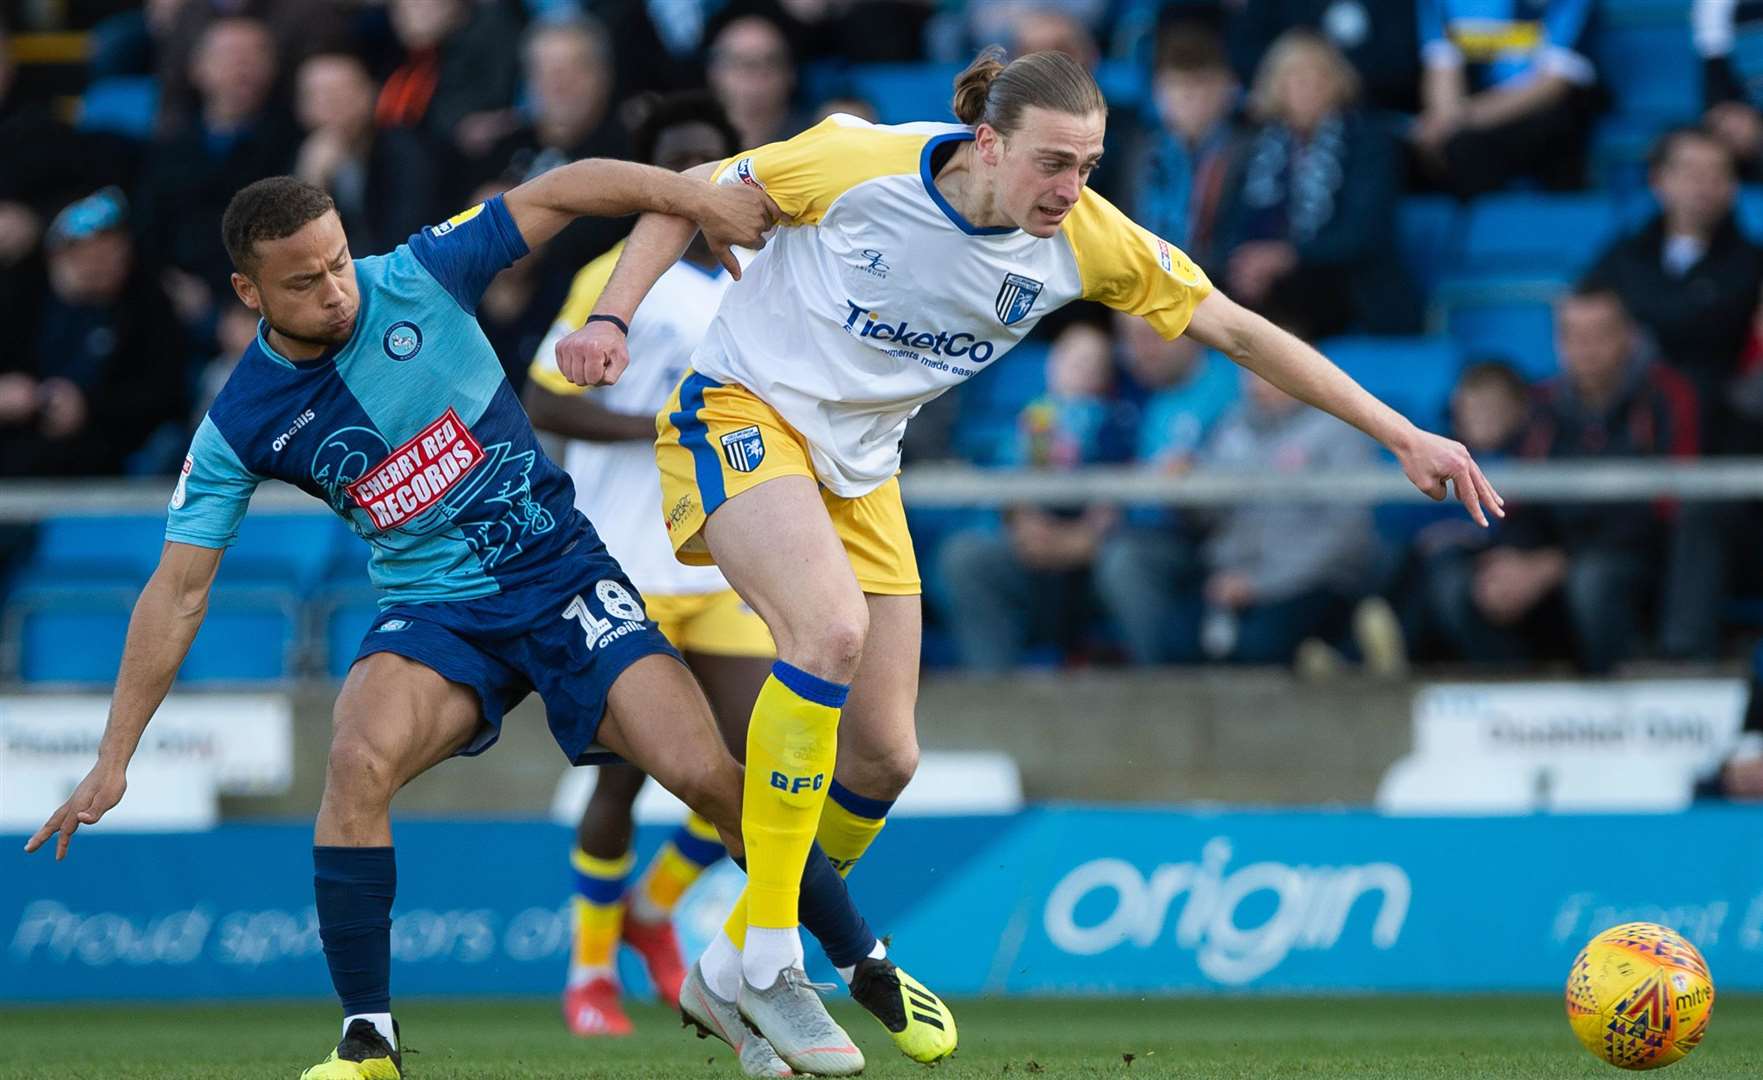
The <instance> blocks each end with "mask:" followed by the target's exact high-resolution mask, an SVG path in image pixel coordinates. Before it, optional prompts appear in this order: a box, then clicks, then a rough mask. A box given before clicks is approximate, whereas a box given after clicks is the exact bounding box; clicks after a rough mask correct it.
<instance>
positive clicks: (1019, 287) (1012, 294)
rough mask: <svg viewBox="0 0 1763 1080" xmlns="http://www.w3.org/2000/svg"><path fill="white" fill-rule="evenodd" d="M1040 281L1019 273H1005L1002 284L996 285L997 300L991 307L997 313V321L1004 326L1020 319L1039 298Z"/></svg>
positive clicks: (1013, 323)
mask: <svg viewBox="0 0 1763 1080" xmlns="http://www.w3.org/2000/svg"><path fill="white" fill-rule="evenodd" d="M1040 295H1041V283H1040V282H1038V281H1036V280H1035V279H1034V278H1031V277H1023V276H1022V275H1021V274H1005V275H1004V284H1003V285H1000V286H999V287H998V301H997V303H996V304H994V305H993V309H994V310H996V311H997V313H998V321H999V322H1001V323H1003V324H1004V325H1005V326H1012V325H1015V324H1016V323H1019V322H1021V321H1022V319H1023V316H1025V315H1027V314H1028V313H1029V311H1030V309H1032V308H1033V307H1034V306H1035V301H1036V300H1037V299H1039V298H1040Z"/></svg>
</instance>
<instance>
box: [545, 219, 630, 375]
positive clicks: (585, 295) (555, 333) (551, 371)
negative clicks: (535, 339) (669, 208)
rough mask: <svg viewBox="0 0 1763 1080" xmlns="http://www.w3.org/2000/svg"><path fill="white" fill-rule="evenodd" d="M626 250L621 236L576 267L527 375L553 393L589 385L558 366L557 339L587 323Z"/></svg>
mask: <svg viewBox="0 0 1763 1080" xmlns="http://www.w3.org/2000/svg"><path fill="white" fill-rule="evenodd" d="M623 250H624V241H623V240H620V241H619V242H618V243H616V244H614V245H612V247H611V248H610V249H609V250H608V251H607V252H606V253H605V254H604V255H601V256H600V257H599V258H597V259H595V260H594V261H593V262H591V263H589V264H588V265H586V266H584V267H582V268H581V269H580V270H578V271H576V275H575V280H574V281H572V282H570V284H569V296H568V297H567V298H565V299H564V301H563V308H562V310H560V311H559V312H558V313H557V318H556V319H555V320H554V321H553V322H552V323H551V329H550V330H548V331H546V332H545V340H543V341H541V342H539V347H538V349H537V350H536V351H535V352H534V353H533V362H532V363H531V364H530V365H529V366H528V367H527V377H528V378H530V379H532V381H534V382H536V383H538V384H539V385H540V386H542V387H544V388H545V389H546V390H549V391H551V392H552V393H553V394H564V395H572V394H579V393H581V392H582V391H584V390H586V389H587V387H585V386H577V385H576V384H574V383H572V382H570V381H569V380H568V379H566V378H564V377H563V372H561V371H559V370H557V343H558V342H559V341H561V340H562V339H563V338H565V337H567V336H569V335H570V334H573V333H575V332H576V331H577V330H580V329H581V328H582V327H583V326H585V325H586V324H587V321H588V316H589V315H592V314H593V313H594V305H595V304H597V303H599V302H600V294H601V293H602V292H605V291H606V282H607V281H608V280H610V279H611V277H612V268H613V267H614V266H615V265H617V264H618V256H619V253H620V252H622V251H623Z"/></svg>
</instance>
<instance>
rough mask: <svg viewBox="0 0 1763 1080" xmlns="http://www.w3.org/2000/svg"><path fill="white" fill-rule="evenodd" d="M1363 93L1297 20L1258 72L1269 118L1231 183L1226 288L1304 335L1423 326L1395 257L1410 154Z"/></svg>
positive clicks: (1257, 88)
mask: <svg viewBox="0 0 1763 1080" xmlns="http://www.w3.org/2000/svg"><path fill="white" fill-rule="evenodd" d="M1358 96H1359V76H1358V74H1357V73H1356V72H1354V70H1353V68H1352V66H1351V65H1350V64H1348V63H1347V61H1346V58H1345V57H1344V56H1342V55H1341V52H1340V50H1339V49H1337V48H1335V47H1334V46H1333V45H1332V44H1330V43H1329V41H1328V39H1327V38H1324V37H1322V36H1321V35H1319V34H1316V33H1313V32H1311V31H1308V30H1289V31H1287V32H1286V33H1285V34H1283V35H1282V36H1281V37H1280V39H1279V40H1278V41H1277V42H1275V43H1274V45H1273V48H1271V49H1270V50H1268V53H1267V57H1266V59H1264V60H1263V61H1262V63H1261V70H1260V71H1259V72H1257V73H1256V76H1255V85H1254V87H1253V88H1252V90H1251V91H1250V109H1251V111H1252V112H1253V114H1254V116H1255V118H1256V119H1257V120H1259V121H1260V122H1261V127H1260V129H1259V130H1258V131H1257V132H1256V133H1255V135H1254V136H1253V137H1252V138H1251V139H1250V140H1249V143H1248V145H1247V146H1246V147H1245V148H1244V150H1243V152H1242V154H1241V155H1239V157H1238V164H1237V168H1236V169H1235V171H1234V173H1233V176H1232V179H1231V180H1229V181H1228V182H1227V183H1226V184H1225V192H1226V194H1225V202H1224V205H1223V207H1221V209H1220V210H1219V231H1220V240H1221V242H1222V243H1221V246H1222V248H1223V249H1224V251H1225V256H1224V271H1225V272H1224V281H1225V284H1226V289H1227V291H1228V292H1229V293H1230V295H1231V297H1232V298H1233V299H1235V300H1237V301H1238V302H1239V303H1245V304H1247V305H1249V306H1251V307H1254V308H1257V309H1258V310H1260V311H1262V312H1263V313H1265V314H1267V315H1268V316H1269V317H1270V318H1272V319H1273V320H1274V321H1275V322H1278V323H1280V324H1281V325H1283V326H1286V327H1288V328H1289V329H1291V330H1293V331H1294V332H1296V333H1297V334H1298V335H1299V336H1300V337H1306V338H1311V339H1315V338H1320V337H1327V336H1329V335H1332V334H1338V333H1341V332H1342V331H1344V330H1347V329H1348V328H1356V329H1359V330H1362V331H1364V332H1367V333H1394V334H1400V333H1411V332H1414V331H1415V330H1418V328H1419V325H1418V324H1419V304H1418V302H1417V300H1416V297H1415V294H1414V290H1413V285H1412V283H1411V282H1410V281H1409V280H1408V278H1407V274H1406V272H1405V271H1404V270H1403V268H1402V264H1401V261H1400V260H1398V259H1393V258H1391V257H1390V251H1391V248H1392V245H1393V243H1394V236H1395V213H1396V202H1397V198H1398V196H1399V194H1400V170H1401V165H1400V160H1399V156H1398V155H1397V153H1396V147H1395V144H1394V140H1392V139H1391V138H1390V137H1389V136H1388V135H1386V134H1385V133H1384V131H1383V129H1382V128H1380V127H1379V126H1378V125H1377V124H1376V123H1374V122H1373V121H1372V120H1371V119H1370V118H1369V117H1367V116H1366V115H1365V113H1364V112H1362V111H1361V110H1359V109H1358V108H1356V107H1355V102H1356V101H1357V99H1358Z"/></svg>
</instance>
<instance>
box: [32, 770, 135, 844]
mask: <svg viewBox="0 0 1763 1080" xmlns="http://www.w3.org/2000/svg"><path fill="white" fill-rule="evenodd" d="M128 786H129V782H128V775H127V770H126V768H125V767H112V766H111V765H109V764H107V763H105V762H103V761H100V762H98V764H96V765H94V766H92V771H91V772H89V773H87V774H86V778H85V779H84V780H81V781H80V786H79V787H76V788H74V789H73V794H72V795H69V796H68V797H67V801H66V802H64V803H62V804H61V807H60V808H59V809H57V810H56V811H55V812H54V813H53V814H50V815H49V820H48V821H45V822H44V823H43V827H42V828H41V829H38V830H37V834H36V835H35V836H33V837H31V838H30V839H29V840H27V841H25V845H24V850H25V854H27V855H28V854H30V853H31V852H33V851H35V850H37V849H38V848H40V847H42V846H43V844H44V842H45V841H47V840H48V839H49V838H50V837H51V836H54V835H55V834H56V833H60V834H61V839H60V840H58V841H56V844H55V860H56V861H57V862H60V861H61V860H62V859H65V858H66V857H67V844H68V841H70V840H72V839H73V834H74V832H75V831H77V830H78V829H79V827H80V826H81V825H96V824H97V823H98V819H100V818H102V817H103V816H104V815H105V814H108V813H109V812H110V811H111V809H112V808H113V807H115V806H116V804H117V803H119V802H121V801H122V793H123V792H124V791H126V790H128Z"/></svg>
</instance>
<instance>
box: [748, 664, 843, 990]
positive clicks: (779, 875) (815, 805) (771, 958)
mask: <svg viewBox="0 0 1763 1080" xmlns="http://www.w3.org/2000/svg"><path fill="white" fill-rule="evenodd" d="M848 693H849V687H847V686H845V685H843V684H840V683H834V682H829V681H827V680H825V679H821V678H818V677H816V676H814V675H810V674H809V673H807V672H805V671H803V670H801V669H800V668H797V667H794V666H793V665H791V664H788V663H785V662H783V661H781V660H780V661H778V662H777V663H776V664H774V665H773V666H772V672H771V676H770V677H769V678H767V679H766V680H765V685H764V686H763V687H762V688H761V689H760V691H759V697H758V699H757V700H756V701H755V702H754V704H753V718H752V722H751V724H750V725H749V726H748V729H747V768H746V776H745V779H744V781H743V785H744V786H743V792H742V795H743V806H742V811H741V838H742V841H743V843H744V844H745V846H746V849H747V851H746V857H747V879H748V880H747V920H746V922H747V926H746V935H745V940H744V941H741V940H739V939H736V941H735V943H736V944H737V945H738V946H740V947H741V948H742V959H741V966H742V970H743V972H744V974H745V976H746V979H747V981H748V982H749V983H751V984H752V985H753V986H755V987H757V988H760V989H764V988H766V987H768V986H770V985H771V984H772V983H773V982H775V981H776V980H777V977H778V975H779V973H781V972H782V971H784V970H786V969H788V968H791V967H799V966H800V965H801V963H802V945H801V939H800V937H799V936H798V934H797V932H796V926H797V924H798V922H799V921H800V920H799V914H798V900H799V897H800V886H801V880H802V873H803V868H804V866H805V865H806V863H807V860H808V853H809V850H810V848H811V847H812V846H813V844H814V834H815V831H816V829H817V828H818V827H819V824H820V813H821V808H822V806H824V804H825V802H826V791H827V781H828V780H829V779H830V777H831V776H832V771H833V763H834V761H835V759H836V758H837V755H838V726H839V711H840V710H841V709H842V708H843V707H844V704H845V698H846V696H847V694H848ZM730 936H731V938H732V937H734V935H733V934H732V933H731V935H730Z"/></svg>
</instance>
